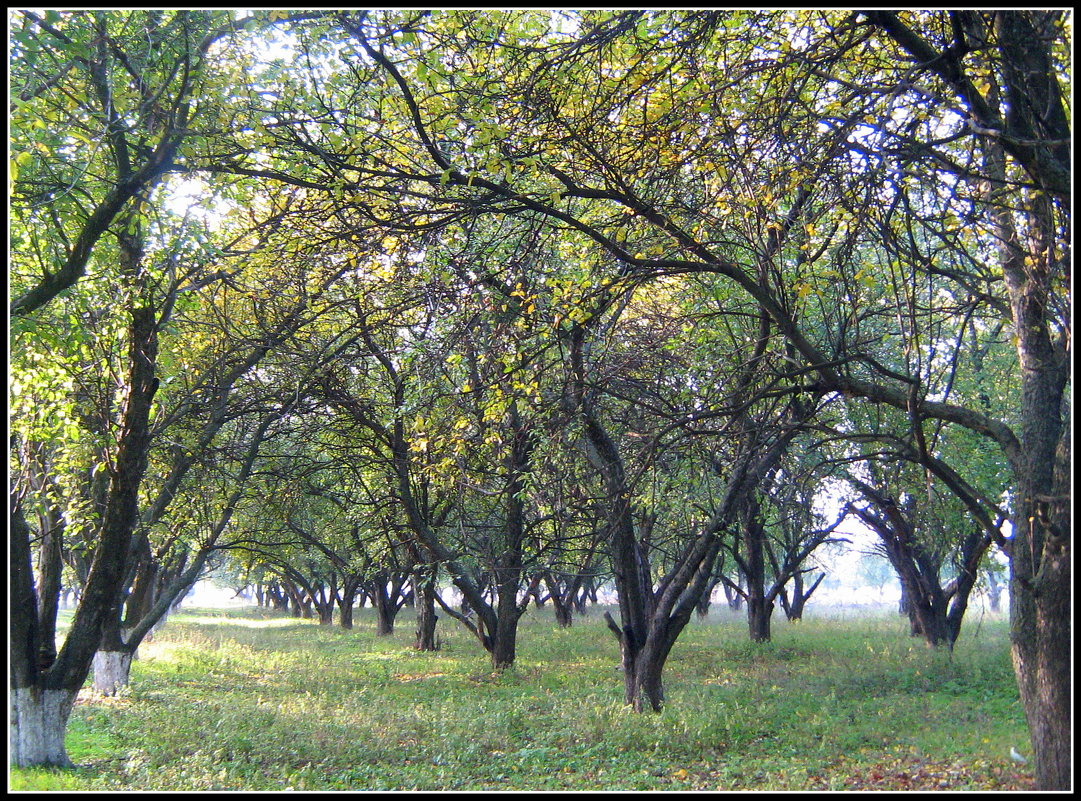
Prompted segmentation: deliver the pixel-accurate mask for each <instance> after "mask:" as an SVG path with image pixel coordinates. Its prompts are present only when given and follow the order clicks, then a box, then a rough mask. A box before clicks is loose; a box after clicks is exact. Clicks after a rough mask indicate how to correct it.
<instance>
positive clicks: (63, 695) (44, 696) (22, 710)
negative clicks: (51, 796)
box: [8, 687, 78, 768]
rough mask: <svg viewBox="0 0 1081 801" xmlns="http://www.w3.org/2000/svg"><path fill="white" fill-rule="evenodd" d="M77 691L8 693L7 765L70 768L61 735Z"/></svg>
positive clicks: (17, 690) (19, 689) (22, 690)
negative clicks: (9, 751) (8, 762)
mask: <svg viewBox="0 0 1081 801" xmlns="http://www.w3.org/2000/svg"><path fill="white" fill-rule="evenodd" d="M76 695H78V692H77V691H73V690H41V689H39V688H36V687H20V688H18V689H15V690H10V695H9V696H8V698H9V702H8V703H9V705H10V712H11V719H10V729H9V731H8V737H9V743H10V747H11V764H12V765H15V766H17V767H20V768H22V767H29V766H31V765H34V766H39V765H51V766H56V767H71V760H70V759H68V752H67V749H65V747H64V732H65V731H66V730H67V725H68V717H69V716H70V715H71V708H72V707H73V706H74V705H75V696H76Z"/></svg>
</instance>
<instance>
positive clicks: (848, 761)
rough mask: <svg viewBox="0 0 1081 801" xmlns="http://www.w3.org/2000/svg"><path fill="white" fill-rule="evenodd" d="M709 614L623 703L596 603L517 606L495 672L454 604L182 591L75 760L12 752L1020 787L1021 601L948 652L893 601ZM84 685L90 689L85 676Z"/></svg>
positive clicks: (60, 776) (131, 785) (248, 784)
mask: <svg viewBox="0 0 1081 801" xmlns="http://www.w3.org/2000/svg"><path fill="white" fill-rule="evenodd" d="M721 611H722V612H723V614H715V615H713V616H711V618H710V619H709V620H708V621H706V622H699V621H694V622H692V624H691V625H690V626H689V627H688V629H687V630H686V631H685V632H684V634H683V636H681V637H680V639H679V641H678V642H677V644H676V646H675V648H674V649H673V653H672V656H671V657H670V659H669V662H668V665H667V667H666V669H665V692H666V706H665V709H664V711H663V712H662V713H661V714H659V715H654V714H645V715H641V714H634V713H633V712H631V711H630V710H629V709H627V708H626V707H624V705H623V703H622V679H621V676H620V674H619V672H618V670H617V669H616V663H617V661H618V648H617V645H616V643H615V640H614V638H613V637H611V635H610V634H608V632H607V630H606V628H605V626H604V623H603V621H602V620H601V618H600V614H599V613H597V612H594V613H593V614H592V615H590V616H589V617H585V618H580V619H579V620H577V621H576V623H575V625H574V627H572V628H571V629H559V628H558V627H557V626H556V625H555V623H554V621H553V620H552V618H551V616H550V613H548V612H547V610H541V611H535V610H531V611H530V612H529V613H527V615H526V617H525V618H524V619H523V623H522V627H521V629H520V636H519V648H518V659H517V662H516V663H515V665H514V666H513V667H512V668H511V669H510V670H507V671H505V672H503V673H502V674H497V673H493V672H492V671H491V669H490V664H489V662H488V660H487V657H486V655H485V654H484V653H483V652H482V651H481V649H480V647H479V645H477V644H476V641H475V640H474V639H472V637H471V636H468V635H467V634H465V633H464V632H462V631H461V630H460V629H457V628H452V627H450V626H448V625H446V621H445V620H441V621H440V629H441V635H442V638H443V643H444V646H443V650H442V651H440V652H438V653H434V654H421V653H417V652H414V651H413V650H412V649H411V648H410V643H411V639H412V628H413V626H412V619H411V615H410V614H409V613H408V612H403V613H402V615H401V616H400V617H399V621H398V626H397V628H396V630H395V633H394V635H393V636H391V637H389V638H388V637H376V636H375V635H374V632H373V627H372V621H371V619H370V617H369V616H370V614H371V613H370V611H369V610H365V611H362V612H361V613H360V614H359V615H358V619H357V621H356V623H357V627H356V628H355V629H354V630H353V631H351V632H346V631H342V630H341V629H338V628H337V627H335V628H323V627H320V626H318V625H317V624H315V623H312V622H308V621H298V620H293V619H291V618H284V617H280V616H275V615H273V614H270V613H267V612H263V611H256V610H251V611H243V612H238V611H226V610H190V611H187V612H182V613H177V614H175V615H174V616H173V617H172V619H171V620H170V621H169V623H168V625H166V626H165V627H164V628H163V629H162V630H161V631H159V632H158V634H157V636H156V637H155V639H154V641H153V642H150V643H146V644H144V646H143V648H142V651H141V658H140V659H139V660H137V661H136V662H135V663H134V664H133V667H132V685H131V688H130V690H129V691H128V692H127V693H126V694H124V695H122V696H121V697H120V698H115V699H104V698H95V697H91V696H89V695H86V697H82V696H81V697H80V700H79V702H78V703H77V705H76V707H75V710H74V712H73V713H72V718H71V724H70V727H69V730H68V740H67V745H68V751H69V755H70V756H71V758H72V759H73V760H74V761H75V762H76V763H77V764H78V767H77V768H76V769H74V770H70V771H65V772H55V771H43V770H12V771H11V774H10V780H11V789H13V790H135V789H138V790H249V789H251V790H280V789H285V788H293V789H297V790H302V789H304V790H325V789H351V790H380V789H383V790H386V789H413V788H417V789H426V790H431V789H461V790H467V789H468V790H482V789H508V790H511V789H512V790H527V789H541V790H561V789H569V790H589V789H609V790H621V789H622V790H636V789H637V790H652V789H671V790H676V789H789V790H800V789H886V788H890V789H916V788H918V789H947V788H948V789H1023V788H1027V787H1029V786H1030V783H1031V777H1030V775H1029V772H1028V771H1027V767H1028V766H1023V768H1022V769H1021V770H1018V769H1017V767H1016V766H1015V765H1013V764H1012V763H1011V762H1009V760H1008V757H1007V755H1008V753H1009V749H1010V746H1016V747H1018V748H1019V749H1020V750H1021V751H1022V752H1026V753H1027V735H1026V730H1025V725H1024V717H1023V714H1022V711H1021V708H1020V704H1019V702H1018V699H1017V689H1016V685H1015V683H1014V679H1013V673H1012V670H1011V667H1010V660H1009V651H1008V637H1007V631H1006V623H1005V621H1002V620H984V621H983V622H982V623H981V624H980V626H979V628H978V630H977V627H976V624H975V622H973V623H970V624H969V625H968V626H967V627H966V629H965V630H964V631H963V632H962V635H961V639H960V641H959V642H958V644H957V648H956V650H955V651H954V653H953V655H952V658H951V657H950V655H948V654H946V653H938V652H934V651H931V650H929V649H928V648H926V647H925V646H924V645H923V644H922V642H921V641H919V640H915V639H912V638H910V637H909V636H907V633H906V632H907V624H906V623H905V621H904V620H903V619H901V618H900V617H898V616H895V615H885V616H881V617H876V618H868V619H844V618H825V617H823V618H818V619H815V618H809V619H808V620H805V621H803V622H801V623H798V624H789V623H786V622H785V621H784V620H783V619H782V620H779V621H776V622H775V623H774V632H773V641H772V642H769V643H760V644H756V643H751V642H749V641H748V639H747V633H746V625H745V623H744V622H743V619H742V617H740V616H736V615H733V614H729V613H728V611H727V610H721ZM84 693H85V691H84Z"/></svg>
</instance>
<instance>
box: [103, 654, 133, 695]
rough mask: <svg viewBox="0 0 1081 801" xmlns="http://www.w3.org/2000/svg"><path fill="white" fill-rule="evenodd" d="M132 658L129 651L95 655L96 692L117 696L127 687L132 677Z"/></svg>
mask: <svg viewBox="0 0 1081 801" xmlns="http://www.w3.org/2000/svg"><path fill="white" fill-rule="evenodd" d="M131 657H132V655H131V653H130V652H128V651H98V652H97V653H96V654H94V690H95V691H97V692H99V693H101V694H102V695H116V694H117V693H118V692H119V691H120V690H121V689H122V688H124V687H126V686H127V685H128V677H129V676H130V675H131Z"/></svg>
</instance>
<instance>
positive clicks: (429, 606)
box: [413, 570, 440, 651]
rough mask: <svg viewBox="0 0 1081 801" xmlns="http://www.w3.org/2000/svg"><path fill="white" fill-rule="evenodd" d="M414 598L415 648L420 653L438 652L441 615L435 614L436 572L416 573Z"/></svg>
mask: <svg viewBox="0 0 1081 801" xmlns="http://www.w3.org/2000/svg"><path fill="white" fill-rule="evenodd" d="M413 598H414V604H415V607H416V611H417V632H416V634H417V638H416V641H415V642H414V644H413V647H414V648H415V649H416V650H418V651H438V650H439V648H440V642H439V638H438V637H436V636H435V625H436V623H437V622H438V621H439V615H437V614H436V613H435V571H434V570H431V571H427V570H426V571H425V573H422V572H421V571H419V570H418V571H416V572H414V574H413Z"/></svg>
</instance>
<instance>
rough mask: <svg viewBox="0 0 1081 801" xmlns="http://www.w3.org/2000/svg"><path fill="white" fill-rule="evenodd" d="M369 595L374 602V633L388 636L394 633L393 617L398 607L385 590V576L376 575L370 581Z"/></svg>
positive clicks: (379, 635)
mask: <svg viewBox="0 0 1081 801" xmlns="http://www.w3.org/2000/svg"><path fill="white" fill-rule="evenodd" d="M371 596H372V602H373V603H374V604H375V634H376V636H377V637H389V636H390V635H391V634H393V633H394V618H395V617H396V615H397V612H398V609H397V606H396V604H395V603H394V599H392V598H391V597H390V594H389V593H388V592H387V581H386V576H378V577H377V578H376V579H375V581H373V582H372V591H371Z"/></svg>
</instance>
